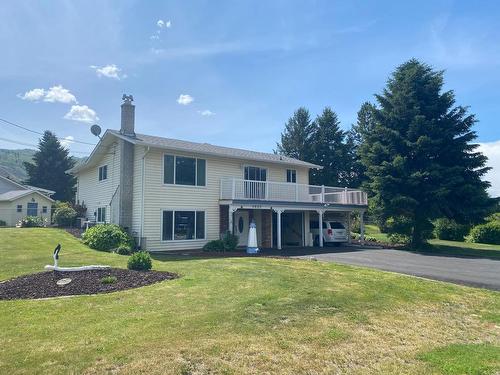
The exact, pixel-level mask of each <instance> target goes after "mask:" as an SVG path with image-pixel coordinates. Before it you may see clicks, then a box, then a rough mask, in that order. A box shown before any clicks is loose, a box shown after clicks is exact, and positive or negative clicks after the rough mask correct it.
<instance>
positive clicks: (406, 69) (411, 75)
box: [360, 59, 494, 247]
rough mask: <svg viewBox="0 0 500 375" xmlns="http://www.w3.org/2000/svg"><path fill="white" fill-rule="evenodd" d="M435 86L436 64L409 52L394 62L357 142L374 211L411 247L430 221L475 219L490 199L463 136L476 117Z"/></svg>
mask: <svg viewBox="0 0 500 375" xmlns="http://www.w3.org/2000/svg"><path fill="white" fill-rule="evenodd" d="M442 88H443V72H442V71H434V70H433V69H432V68H431V67H430V66H429V65H426V64H424V63H421V62H419V61H418V60H415V59H412V60H410V61H408V62H406V63H404V64H402V65H400V66H399V67H398V68H397V69H396V70H395V72H394V73H393V74H392V75H391V77H390V78H389V80H388V82H387V86H386V88H385V89H384V90H383V93H382V94H380V95H376V99H377V101H378V104H379V108H377V109H376V110H375V112H374V115H375V125H374V127H373V129H371V131H370V132H369V133H368V134H366V135H365V141H364V143H362V144H361V146H360V155H361V159H362V162H363V164H364V166H365V167H366V174H367V176H368V178H369V182H368V184H367V187H368V188H369V189H370V190H371V193H372V195H373V199H374V200H375V205H376V206H377V209H378V210H379V213H380V214H381V215H383V216H384V217H385V218H388V220H387V222H388V224H389V228H388V229H389V231H390V232H391V231H392V232H395V233H399V234H404V235H407V236H409V238H410V241H411V245H412V246H413V247H418V246H419V245H421V244H422V242H424V241H425V239H426V238H428V236H429V235H430V229H431V228H432V224H431V220H433V219H435V218H438V217H443V216H446V217H449V218H453V219H455V220H457V221H459V222H475V221H478V220H481V218H482V217H484V216H485V214H486V212H488V210H489V209H490V208H491V207H492V205H493V204H494V201H493V199H491V198H489V197H488V194H487V192H486V189H487V188H488V187H489V185H490V184H489V183H488V182H485V181H481V177H482V176H483V175H484V174H485V173H486V172H487V171H488V168H486V167H485V163H486V161H487V159H486V157H485V156H484V155H482V154H481V153H479V152H477V151H476V148H477V145H475V144H472V143H471V142H473V141H474V140H475V139H476V137H477V136H476V133H475V132H474V131H472V130H471V129H472V126H473V125H474V123H475V122H476V119H475V117H474V115H472V114H469V113H468V112H467V109H466V108H465V107H462V106H455V96H454V93H453V91H445V92H442Z"/></svg>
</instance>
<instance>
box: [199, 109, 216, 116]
mask: <svg viewBox="0 0 500 375" xmlns="http://www.w3.org/2000/svg"><path fill="white" fill-rule="evenodd" d="M198 113H199V114H200V115H202V116H207V117H210V116H215V112H212V111H210V110H209V109H205V110H204V111H198Z"/></svg>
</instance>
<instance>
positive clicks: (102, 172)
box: [99, 165, 108, 181]
mask: <svg viewBox="0 0 500 375" xmlns="http://www.w3.org/2000/svg"><path fill="white" fill-rule="evenodd" d="M107 179H108V166H107V165H103V166H101V167H99V181H104V180H107Z"/></svg>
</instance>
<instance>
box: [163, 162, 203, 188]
mask: <svg viewBox="0 0 500 375" xmlns="http://www.w3.org/2000/svg"><path fill="white" fill-rule="evenodd" d="M206 174H207V162H206V160H205V159H197V158H190V157H186V156H175V155H164V156H163V183H165V184H176V185H192V186H205V185H206Z"/></svg>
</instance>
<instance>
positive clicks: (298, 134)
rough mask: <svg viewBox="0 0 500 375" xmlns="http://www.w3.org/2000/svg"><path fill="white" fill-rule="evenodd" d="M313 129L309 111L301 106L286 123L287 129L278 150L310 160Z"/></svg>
mask: <svg viewBox="0 0 500 375" xmlns="http://www.w3.org/2000/svg"><path fill="white" fill-rule="evenodd" d="M313 130H314V126H313V124H312V123H311V117H310V115H309V111H308V110H307V109H305V108H304V107H300V108H299V109H297V110H296V111H295V113H294V114H293V116H292V117H290V118H289V119H288V122H287V123H286V124H285V131H284V132H283V133H281V143H278V144H277V150H276V152H277V153H278V154H282V155H286V156H290V157H292V158H296V159H299V160H304V161H310V160H311V156H312V153H311V146H310V141H311V136H312V133H313Z"/></svg>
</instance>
